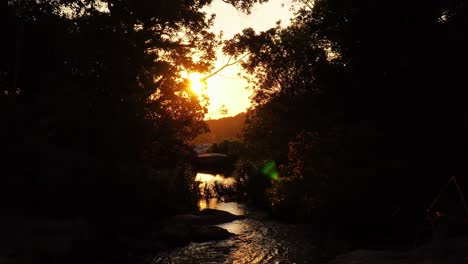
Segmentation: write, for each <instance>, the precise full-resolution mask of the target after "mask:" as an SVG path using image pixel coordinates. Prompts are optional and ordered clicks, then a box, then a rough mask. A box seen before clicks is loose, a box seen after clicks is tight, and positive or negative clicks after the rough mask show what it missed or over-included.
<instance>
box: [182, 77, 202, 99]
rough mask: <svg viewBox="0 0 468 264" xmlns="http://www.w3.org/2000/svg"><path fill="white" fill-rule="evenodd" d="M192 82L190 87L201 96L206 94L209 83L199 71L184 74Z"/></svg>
mask: <svg viewBox="0 0 468 264" xmlns="http://www.w3.org/2000/svg"><path fill="white" fill-rule="evenodd" d="M183 75H185V76H186V77H184V76H183V77H184V78H187V79H188V80H189V82H190V89H192V91H193V92H195V93H196V94H197V95H198V96H199V97H202V95H206V90H207V83H206V81H205V80H204V79H203V75H202V74H200V73H198V72H191V73H185V74H183Z"/></svg>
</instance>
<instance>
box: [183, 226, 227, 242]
mask: <svg viewBox="0 0 468 264" xmlns="http://www.w3.org/2000/svg"><path fill="white" fill-rule="evenodd" d="M231 236H234V234H233V233H230V232H229V231H227V230H226V229H224V228H221V227H219V226H194V227H192V232H191V237H192V240H193V241H194V242H206V241H213V240H223V239H227V238H229V237H231Z"/></svg>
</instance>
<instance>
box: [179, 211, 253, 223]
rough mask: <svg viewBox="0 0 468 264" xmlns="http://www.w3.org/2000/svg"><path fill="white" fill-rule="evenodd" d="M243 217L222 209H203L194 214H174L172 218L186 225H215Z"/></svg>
mask: <svg viewBox="0 0 468 264" xmlns="http://www.w3.org/2000/svg"><path fill="white" fill-rule="evenodd" d="M243 218H244V216H243V215H235V214H231V213H229V212H226V211H222V210H216V209H204V210H202V211H200V212H198V213H196V214H183V215H176V216H174V217H173V220H174V221H175V222H179V223H185V224H188V225H217V224H222V223H226V222H231V221H234V220H239V219H243Z"/></svg>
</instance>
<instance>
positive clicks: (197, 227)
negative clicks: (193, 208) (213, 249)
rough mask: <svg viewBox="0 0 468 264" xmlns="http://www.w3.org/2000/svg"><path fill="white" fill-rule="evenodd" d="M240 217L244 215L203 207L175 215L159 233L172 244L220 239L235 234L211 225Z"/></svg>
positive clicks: (178, 244) (179, 244)
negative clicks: (199, 209) (202, 208)
mask: <svg viewBox="0 0 468 264" xmlns="http://www.w3.org/2000/svg"><path fill="white" fill-rule="evenodd" d="M242 218H244V216H240V215H234V214H231V213H229V212H226V211H221V210H215V209H205V210H202V211H200V212H198V213H195V214H183V215H176V216H174V217H172V218H171V219H170V220H169V221H168V222H167V224H166V225H165V226H164V227H163V228H162V230H161V232H160V235H161V238H162V239H164V241H166V242H167V243H168V244H169V245H173V246H181V245H186V244H188V243H189V242H190V241H194V242H205V241H211V240H222V239H226V238H229V237H231V236H233V235H235V234H233V233H230V232H228V231H227V230H226V229H224V228H221V227H218V226H213V225H216V224H221V223H226V222H231V221H234V220H238V219H242Z"/></svg>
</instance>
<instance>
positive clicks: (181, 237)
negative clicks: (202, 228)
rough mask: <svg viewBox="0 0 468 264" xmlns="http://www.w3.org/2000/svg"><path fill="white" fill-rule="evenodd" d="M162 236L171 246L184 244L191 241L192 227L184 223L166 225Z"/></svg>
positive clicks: (161, 233)
mask: <svg viewBox="0 0 468 264" xmlns="http://www.w3.org/2000/svg"><path fill="white" fill-rule="evenodd" d="M160 236H161V238H162V239H163V240H164V241H165V242H166V243H168V244H169V245H171V246H182V245H186V244H188V243H189V242H190V240H191V239H190V228H189V226H188V225H186V224H183V223H171V224H167V225H165V226H164V227H163V228H162V229H161V232H160Z"/></svg>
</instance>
